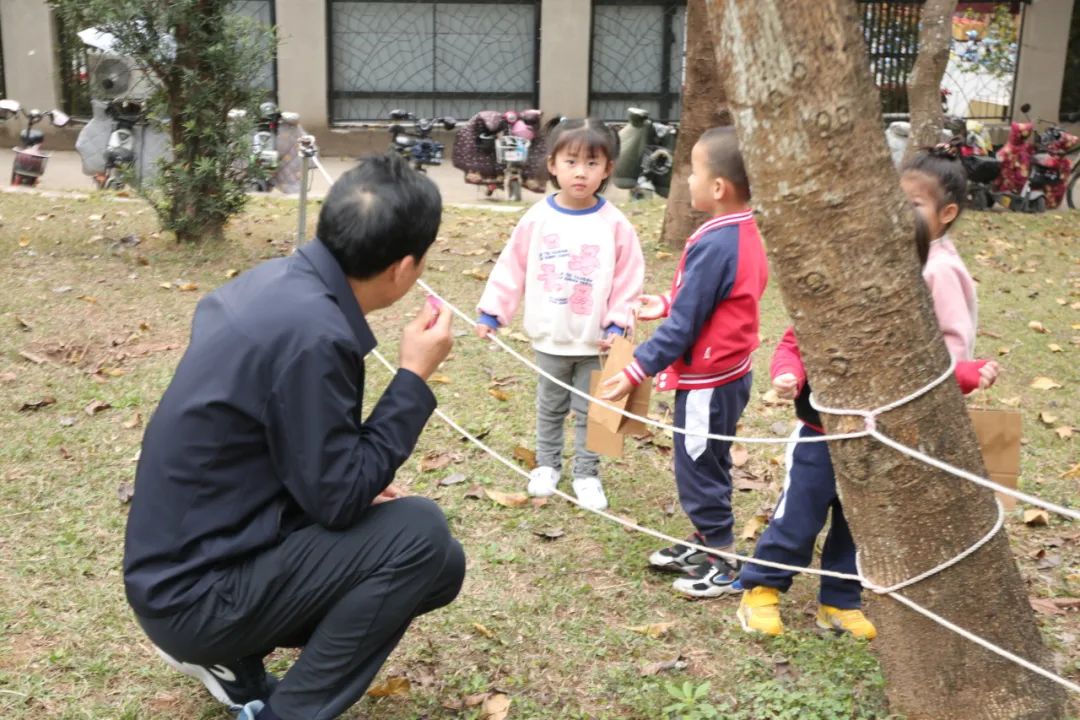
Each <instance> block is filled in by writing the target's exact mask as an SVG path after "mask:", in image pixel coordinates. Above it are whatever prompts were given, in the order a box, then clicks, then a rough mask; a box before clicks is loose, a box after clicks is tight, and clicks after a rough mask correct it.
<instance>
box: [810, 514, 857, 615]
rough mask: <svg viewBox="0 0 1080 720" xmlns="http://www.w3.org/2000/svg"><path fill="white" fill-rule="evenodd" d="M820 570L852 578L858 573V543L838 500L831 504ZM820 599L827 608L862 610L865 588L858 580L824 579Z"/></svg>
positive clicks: (819, 594)
mask: <svg viewBox="0 0 1080 720" xmlns="http://www.w3.org/2000/svg"><path fill="white" fill-rule="evenodd" d="M821 569H822V570H831V571H832V572H842V573H849V574H851V575H854V574H855V573H856V568H855V541H854V540H853V539H852V537H851V529H850V528H848V524H847V518H845V517H844V508H843V507H841V505H840V498H839V497H837V498H835V499H834V500H833V502H832V519H831V520H830V521H829V534H828V535H826V536H825V547H823V548H822V549H821ZM818 599H819V600H820V601H821V603H822V604H824V605H832V606H833V607H838V608H843V609H844V610H850V609H854V608H857V607H862V585H861V584H860V583H859V582H858V581H856V580H841V579H839V578H831V577H822V578H821V589H820V590H819V591H818Z"/></svg>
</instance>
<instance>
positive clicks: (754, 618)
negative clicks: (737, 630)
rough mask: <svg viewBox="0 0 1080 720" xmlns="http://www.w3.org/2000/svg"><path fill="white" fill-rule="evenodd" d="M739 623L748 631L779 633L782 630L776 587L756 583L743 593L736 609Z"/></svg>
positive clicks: (765, 633) (778, 593)
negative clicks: (756, 584) (755, 585)
mask: <svg viewBox="0 0 1080 720" xmlns="http://www.w3.org/2000/svg"><path fill="white" fill-rule="evenodd" d="M735 614H736V616H737V617H738V618H739V624H740V625H742V629H743V631H745V632H748V633H761V634H762V635H774V636H775V635H779V634H780V633H782V632H784V623H783V621H782V620H781V619H780V592H779V591H778V590H777V589H776V588H771V587H765V586H764V585H758V586H757V587H754V588H750V589H749V590H747V591H746V592H744V593H743V596H742V600H741V601H739V609H738V610H737V611H736V613H735Z"/></svg>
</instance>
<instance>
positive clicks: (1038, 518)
mask: <svg viewBox="0 0 1080 720" xmlns="http://www.w3.org/2000/svg"><path fill="white" fill-rule="evenodd" d="M1024 524H1025V525H1030V526H1031V527H1042V526H1045V525H1049V524H1050V513H1048V512H1046V511H1045V510H1042V509H1038V508H1033V509H1031V510H1025V511H1024Z"/></svg>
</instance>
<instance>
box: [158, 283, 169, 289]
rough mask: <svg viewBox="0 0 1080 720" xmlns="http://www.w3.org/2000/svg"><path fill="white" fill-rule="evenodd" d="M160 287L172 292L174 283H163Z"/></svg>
mask: <svg viewBox="0 0 1080 720" xmlns="http://www.w3.org/2000/svg"><path fill="white" fill-rule="evenodd" d="M158 287H159V288H164V289H165V290H172V283H171V282H163V283H161V284H160V285H158Z"/></svg>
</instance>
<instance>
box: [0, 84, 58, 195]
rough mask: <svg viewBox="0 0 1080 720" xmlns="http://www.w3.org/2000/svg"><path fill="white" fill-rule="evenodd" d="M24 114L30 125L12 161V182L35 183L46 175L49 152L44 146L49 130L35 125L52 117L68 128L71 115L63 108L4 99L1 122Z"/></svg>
mask: <svg viewBox="0 0 1080 720" xmlns="http://www.w3.org/2000/svg"><path fill="white" fill-rule="evenodd" d="M20 112H21V113H22V115H23V117H25V118H26V128H24V129H23V130H21V131H20V132H19V147H17V148H14V150H15V159H14V161H13V162H12V163H11V184H12V185H29V186H34V185H37V184H38V181H40V180H41V176H42V175H44V174H45V165H46V163H47V162H48V160H49V153H47V152H45V151H44V150H42V149H41V146H42V144H43V143H44V141H45V133H43V132H41V131H40V130H35V129H34V126H35V125H37V124H38V123H39V122H41V121H42V120H44V119H45V118H46V117H47V118H49V122H51V123H52V124H53V126H54V127H64V126H65V125H67V124H68V123H69V122H71V118H70V117H68V115H67V113H64V112H62V111H60V110H49V111H47V112H42V111H41V110H37V109H36V108H34V109H30V110H27V109H25V108H23V107H22V106H21V105H19V103H18V101H16V100H10V99H5V100H0V121H4V120H9V119H11V118H13V117H16V116H17V115H18V114H19V113H20Z"/></svg>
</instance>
